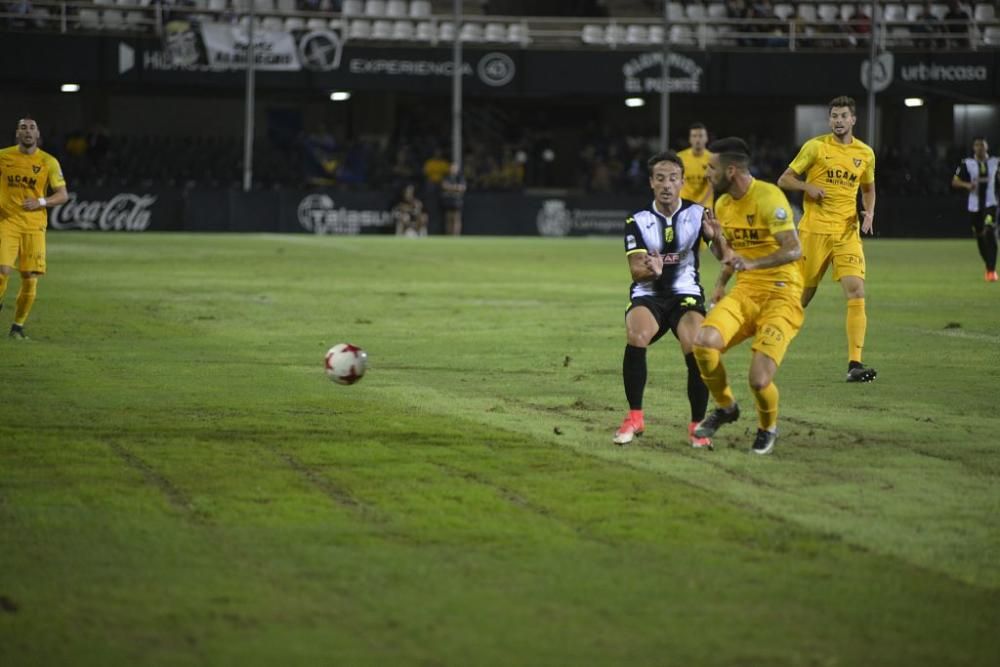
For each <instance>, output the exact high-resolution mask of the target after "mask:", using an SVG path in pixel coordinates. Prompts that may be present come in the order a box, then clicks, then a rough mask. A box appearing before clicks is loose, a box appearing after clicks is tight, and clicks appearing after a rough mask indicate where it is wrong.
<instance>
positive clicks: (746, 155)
mask: <svg viewBox="0 0 1000 667" xmlns="http://www.w3.org/2000/svg"><path fill="white" fill-rule="evenodd" d="M708 150H709V151H711V152H712V153H715V154H716V155H718V156H719V160H720V161H721V162H722V164H723V165H724V166H725V165H729V164H737V165H740V166H742V167H749V166H750V147H749V146H748V145H747V142H745V141H743V140H742V139H740V138H739V137H726V138H725V139H719V140H717V141H713V142H712V145H711V146H709V147H708Z"/></svg>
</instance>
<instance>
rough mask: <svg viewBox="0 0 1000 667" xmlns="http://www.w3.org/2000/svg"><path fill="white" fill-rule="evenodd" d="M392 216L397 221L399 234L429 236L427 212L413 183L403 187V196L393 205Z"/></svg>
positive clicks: (397, 233)
mask: <svg viewBox="0 0 1000 667" xmlns="http://www.w3.org/2000/svg"><path fill="white" fill-rule="evenodd" d="M392 217H393V219H394V220H395V221H396V235H397V236H413V237H416V236H427V213H426V212H425V211H424V203H423V202H422V201H420V200H419V199H417V190H416V188H415V187H413V185H407V186H406V187H405V188H403V195H402V197H401V198H400V200H399V202H398V203H397V204H396V205H395V206H393V207H392Z"/></svg>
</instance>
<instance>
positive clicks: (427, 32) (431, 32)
mask: <svg viewBox="0 0 1000 667" xmlns="http://www.w3.org/2000/svg"><path fill="white" fill-rule="evenodd" d="M416 38H417V39H418V40H420V41H421V42H433V41H434V40H435V39H437V30H435V29H434V24H433V23H431V22H430V21H421V22H420V23H418V24H417V34H416Z"/></svg>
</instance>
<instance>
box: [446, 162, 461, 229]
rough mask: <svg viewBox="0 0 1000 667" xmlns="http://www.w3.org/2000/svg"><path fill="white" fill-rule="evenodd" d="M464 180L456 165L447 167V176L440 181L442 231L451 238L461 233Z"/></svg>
mask: <svg viewBox="0 0 1000 667" xmlns="http://www.w3.org/2000/svg"><path fill="white" fill-rule="evenodd" d="M465 189H466V185H465V178H464V177H463V176H462V172H461V170H460V169H459V167H458V165H457V164H455V163H454V162H452V163H451V164H450V165H448V175H447V176H445V177H444V180H442V181H441V209H442V210H443V211H444V231H445V233H446V234H450V235H452V236H459V235H460V234H461V233H462V205H463V203H464V200H465Z"/></svg>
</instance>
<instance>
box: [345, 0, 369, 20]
mask: <svg viewBox="0 0 1000 667" xmlns="http://www.w3.org/2000/svg"><path fill="white" fill-rule="evenodd" d="M340 13H341V14H343V15H344V16H361V15H362V14H364V13H365V3H364V2H362V0H344V4H342V5H341V6H340Z"/></svg>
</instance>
